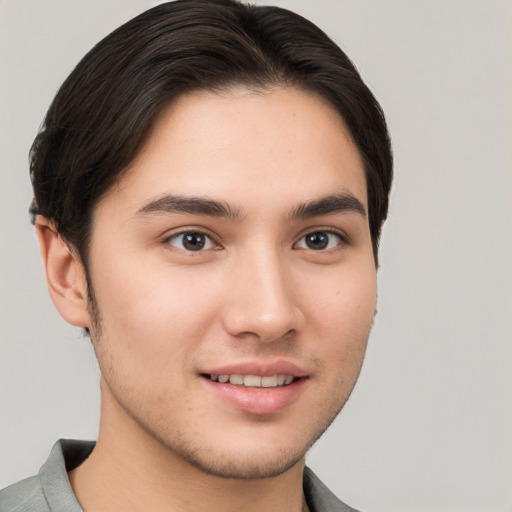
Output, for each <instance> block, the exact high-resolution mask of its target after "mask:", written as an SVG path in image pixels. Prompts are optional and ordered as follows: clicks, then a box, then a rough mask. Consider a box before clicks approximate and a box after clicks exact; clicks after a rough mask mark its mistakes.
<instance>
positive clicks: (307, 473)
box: [303, 467, 358, 512]
mask: <svg viewBox="0 0 512 512" xmlns="http://www.w3.org/2000/svg"><path fill="white" fill-rule="evenodd" d="M303 487H304V495H305V497H306V501H307V504H308V506H309V509H310V511H311V512H358V511H357V510H356V509H355V508H352V507H349V506H348V505H346V504H345V503H343V502H342V501H341V500H339V499H338V498H337V497H336V496H335V495H334V494H333V493H332V492H331V491H330V490H329V489H328V488H327V487H326V486H325V485H324V484H323V483H322V481H321V480H320V479H319V478H318V477H317V476H316V475H315V473H313V471H311V469H309V468H308V467H306V468H304V482H303Z"/></svg>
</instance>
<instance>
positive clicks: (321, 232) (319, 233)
mask: <svg viewBox="0 0 512 512" xmlns="http://www.w3.org/2000/svg"><path fill="white" fill-rule="evenodd" d="M325 235H327V236H325ZM314 236H316V237H317V240H318V241H320V245H322V244H323V243H324V241H325V243H326V246H325V247H321V248H320V249H318V248H313V247H311V246H309V247H308V246H307V241H306V238H307V237H314ZM186 237H189V238H188V243H191V244H194V243H197V244H199V245H197V246H196V247H197V249H191V248H190V247H189V248H186V247H184V246H183V242H185V243H187V238H186ZM194 237H196V240H194ZM199 237H201V238H202V241H201V240H197V238H199ZM324 237H325V238H324ZM333 238H335V239H337V242H335V243H334V245H332V243H333V242H332V239H333ZM180 239H181V242H180V245H181V247H179V246H177V245H175V244H173V243H172V242H174V241H176V240H180ZM325 239H327V240H325ZM303 241H304V245H303V246H300V244H301V242H303ZM163 243H164V244H167V245H172V246H173V247H176V248H177V249H178V250H182V251H184V252H188V253H193V252H204V251H208V250H212V249H219V248H220V245H219V244H217V243H216V242H215V240H214V239H213V238H212V237H211V236H210V235H207V234H206V233H204V232H202V231H200V230H187V231H180V232H179V233H175V234H173V235H171V236H169V237H167V238H165V239H164V241H163ZM345 243H347V240H346V237H345V236H344V235H342V234H341V233H338V232H337V231H332V230H329V229H317V230H314V231H309V232H308V233H306V234H305V235H303V236H302V237H301V238H299V240H298V241H297V242H295V243H294V244H293V247H294V248H295V247H296V246H297V248H298V249H300V250H311V251H314V252H326V251H330V250H333V249H336V248H337V247H339V246H340V245H343V244H345ZM205 246H206V247H205Z"/></svg>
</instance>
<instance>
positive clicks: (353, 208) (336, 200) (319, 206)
mask: <svg viewBox="0 0 512 512" xmlns="http://www.w3.org/2000/svg"><path fill="white" fill-rule="evenodd" d="M340 212H341V213H342V212H355V213H358V214H360V215H361V216H363V217H366V209H365V207H364V206H363V204H362V203H361V201H359V199H357V198H356V197H354V196H353V195H352V194H347V193H341V194H333V195H329V196H326V197H322V198H320V199H315V200H313V201H309V202H307V203H302V204H300V205H299V206H298V207H297V208H295V209H294V210H293V211H292V213H291V215H290V217H291V218H292V219H310V218H312V217H319V216H320V215H332V214H335V213H340Z"/></svg>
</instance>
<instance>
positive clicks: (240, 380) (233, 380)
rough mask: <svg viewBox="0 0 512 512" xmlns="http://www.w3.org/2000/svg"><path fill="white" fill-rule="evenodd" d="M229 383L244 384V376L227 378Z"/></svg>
mask: <svg viewBox="0 0 512 512" xmlns="http://www.w3.org/2000/svg"><path fill="white" fill-rule="evenodd" d="M229 382H230V383H231V384H243V383H244V376H243V375H231V376H230V377H229Z"/></svg>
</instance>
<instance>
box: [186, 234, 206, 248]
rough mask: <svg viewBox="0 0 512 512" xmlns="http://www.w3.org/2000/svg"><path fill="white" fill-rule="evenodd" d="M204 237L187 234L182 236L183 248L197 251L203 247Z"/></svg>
mask: <svg viewBox="0 0 512 512" xmlns="http://www.w3.org/2000/svg"><path fill="white" fill-rule="evenodd" d="M204 244H205V239H204V235H201V234H200V233H187V234H186V235H184V236H183V246H184V247H185V248H186V249H188V250H190V251H199V250H201V249H202V248H203V247H204Z"/></svg>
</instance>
